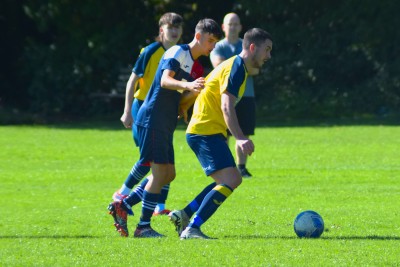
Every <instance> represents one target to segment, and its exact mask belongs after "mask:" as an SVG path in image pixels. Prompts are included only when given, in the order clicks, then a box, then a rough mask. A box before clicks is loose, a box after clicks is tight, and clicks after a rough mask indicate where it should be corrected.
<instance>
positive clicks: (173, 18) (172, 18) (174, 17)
mask: <svg viewBox="0 0 400 267" xmlns="http://www.w3.org/2000/svg"><path fill="white" fill-rule="evenodd" d="M166 24H170V25H173V26H182V24H183V18H182V16H181V15H179V14H176V13H173V12H168V13H165V14H164V15H162V16H161V18H160V20H159V21H158V26H160V27H161V26H164V25H166Z"/></svg>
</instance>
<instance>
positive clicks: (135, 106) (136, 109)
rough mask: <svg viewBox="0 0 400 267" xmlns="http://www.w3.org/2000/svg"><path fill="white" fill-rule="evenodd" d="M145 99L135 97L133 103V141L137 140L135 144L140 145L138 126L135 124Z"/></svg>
mask: <svg viewBox="0 0 400 267" xmlns="http://www.w3.org/2000/svg"><path fill="white" fill-rule="evenodd" d="M143 102H144V101H143V100H139V99H137V98H135V99H134V100H133V103H132V108H131V114H132V118H133V125H132V136H133V141H135V145H136V146H139V140H138V137H137V136H138V133H137V126H136V125H135V121H136V116H137V114H138V112H139V108H140V106H141V105H142V104H143Z"/></svg>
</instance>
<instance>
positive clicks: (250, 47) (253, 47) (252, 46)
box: [249, 43, 256, 53]
mask: <svg viewBox="0 0 400 267" xmlns="http://www.w3.org/2000/svg"><path fill="white" fill-rule="evenodd" d="M249 50H250V52H252V53H254V51H255V50H256V45H255V44H254V43H251V44H250V46H249Z"/></svg>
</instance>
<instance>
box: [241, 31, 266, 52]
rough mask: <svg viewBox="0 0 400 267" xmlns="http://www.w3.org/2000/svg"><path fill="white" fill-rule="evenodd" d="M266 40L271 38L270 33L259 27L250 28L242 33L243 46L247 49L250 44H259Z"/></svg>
mask: <svg viewBox="0 0 400 267" xmlns="http://www.w3.org/2000/svg"><path fill="white" fill-rule="evenodd" d="M267 40H271V41H273V40H272V36H271V34H269V33H268V32H266V31H264V30H263V29H260V28H252V29H250V30H248V31H247V32H246V33H245V34H244V38H243V48H245V49H248V48H249V47H250V44H252V43H253V44H255V45H261V44H263V43H264V42H265V41H267Z"/></svg>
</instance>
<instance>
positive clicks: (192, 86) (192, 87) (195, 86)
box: [188, 77, 205, 94]
mask: <svg viewBox="0 0 400 267" xmlns="http://www.w3.org/2000/svg"><path fill="white" fill-rule="evenodd" d="M204 84H205V79H204V78H203V77H200V78H198V79H196V80H194V81H193V82H190V83H189V86H188V90H189V91H192V92H194V93H197V94H198V93H200V91H201V89H203V88H204Z"/></svg>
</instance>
